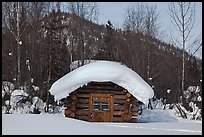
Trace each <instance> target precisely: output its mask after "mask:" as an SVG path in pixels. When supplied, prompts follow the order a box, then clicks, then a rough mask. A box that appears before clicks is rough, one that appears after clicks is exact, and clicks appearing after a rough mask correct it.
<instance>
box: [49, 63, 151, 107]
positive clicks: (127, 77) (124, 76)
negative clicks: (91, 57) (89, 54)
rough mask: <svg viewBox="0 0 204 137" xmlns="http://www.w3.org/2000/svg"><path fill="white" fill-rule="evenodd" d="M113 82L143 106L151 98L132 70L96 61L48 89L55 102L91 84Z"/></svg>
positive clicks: (146, 86) (61, 79)
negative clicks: (92, 82)
mask: <svg viewBox="0 0 204 137" xmlns="http://www.w3.org/2000/svg"><path fill="white" fill-rule="evenodd" d="M91 81H95V82H109V81H111V82H113V83H115V84H117V85H119V86H121V87H123V88H125V89H126V90H128V91H129V92H130V93H131V94H132V95H133V96H134V97H136V98H137V99H138V100H139V101H141V102H143V103H144V104H147V103H148V100H149V99H150V98H152V97H153V95H154V91H153V89H152V88H151V87H150V86H149V85H148V84H147V83H146V82H145V81H144V80H143V79H142V78H141V77H140V76H139V75H138V74H137V73H136V72H135V71H133V70H131V69H130V68H128V67H126V66H124V65H121V64H120V63H118V62H111V61H97V62H93V63H89V64H87V65H84V66H81V67H79V68H77V69H75V70H73V71H71V72H70V73H68V74H66V75H65V76H63V77H62V78H60V79H59V80H57V81H56V82H55V83H53V85H52V86H51V88H50V92H51V94H52V95H54V96H55V99H56V100H60V99H61V98H64V97H66V96H67V95H68V94H69V93H70V92H72V91H74V90H76V89H78V88H79V87H82V86H83V85H85V84H87V83H89V82H91Z"/></svg>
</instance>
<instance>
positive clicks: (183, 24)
mask: <svg viewBox="0 0 204 137" xmlns="http://www.w3.org/2000/svg"><path fill="white" fill-rule="evenodd" d="M169 15H170V17H171V19H172V22H173V23H174V26H175V27H174V28H175V29H176V31H177V32H178V34H179V36H180V37H178V38H174V44H176V45H177V46H178V47H182V73H181V74H182V76H181V95H182V97H183V91H184V88H185V85H184V83H185V75H184V74H185V50H186V47H187V43H188V41H189V40H190V38H191V34H192V33H191V32H192V30H193V27H194V22H195V3H192V2H177V3H174V2H172V3H170V4H169Z"/></svg>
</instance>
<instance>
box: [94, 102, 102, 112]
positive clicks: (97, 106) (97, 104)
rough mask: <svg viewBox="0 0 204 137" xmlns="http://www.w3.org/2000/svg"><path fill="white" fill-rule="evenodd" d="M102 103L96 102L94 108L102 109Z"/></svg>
mask: <svg viewBox="0 0 204 137" xmlns="http://www.w3.org/2000/svg"><path fill="white" fill-rule="evenodd" d="M100 105H101V103H100V102H94V110H96V111H97V110H100Z"/></svg>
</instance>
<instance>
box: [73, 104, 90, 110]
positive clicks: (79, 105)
mask: <svg viewBox="0 0 204 137" xmlns="http://www.w3.org/2000/svg"><path fill="white" fill-rule="evenodd" d="M76 108H77V109H80V108H82V109H88V108H89V104H78V103H77V104H76Z"/></svg>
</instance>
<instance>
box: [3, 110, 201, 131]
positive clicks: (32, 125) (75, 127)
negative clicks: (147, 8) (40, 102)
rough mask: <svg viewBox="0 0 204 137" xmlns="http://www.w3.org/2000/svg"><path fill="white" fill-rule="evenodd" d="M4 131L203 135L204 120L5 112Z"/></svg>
mask: <svg viewBox="0 0 204 137" xmlns="http://www.w3.org/2000/svg"><path fill="white" fill-rule="evenodd" d="M150 113H151V112H150ZM155 116H156V115H155ZM162 116H164V115H161V117H162ZM157 117H159V115H157V116H156V119H157ZM164 119H165V118H164ZM2 135H202V122H201V121H193V120H181V121H174V122H159V121H158V122H151V123H111V122H85V121H82V120H77V119H72V118H67V117H64V115H62V114H46V113H41V114H15V115H14V114H2Z"/></svg>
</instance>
